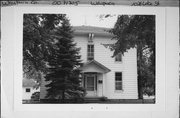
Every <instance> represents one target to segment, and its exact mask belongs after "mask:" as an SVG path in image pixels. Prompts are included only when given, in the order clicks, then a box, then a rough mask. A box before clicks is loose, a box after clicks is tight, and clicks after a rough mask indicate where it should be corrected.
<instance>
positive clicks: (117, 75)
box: [115, 72, 122, 90]
mask: <svg viewBox="0 0 180 118" xmlns="http://www.w3.org/2000/svg"><path fill="white" fill-rule="evenodd" d="M115 90H122V72H116V73H115Z"/></svg>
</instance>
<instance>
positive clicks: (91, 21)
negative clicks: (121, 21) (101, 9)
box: [67, 14, 117, 28]
mask: <svg viewBox="0 0 180 118" xmlns="http://www.w3.org/2000/svg"><path fill="white" fill-rule="evenodd" d="M99 16H100V14H90V15H87V14H67V17H68V18H69V20H70V23H71V25H72V26H82V25H85V26H96V27H106V28H113V27H114V24H115V22H116V20H117V15H113V17H107V18H104V19H101V18H100V17H99Z"/></svg>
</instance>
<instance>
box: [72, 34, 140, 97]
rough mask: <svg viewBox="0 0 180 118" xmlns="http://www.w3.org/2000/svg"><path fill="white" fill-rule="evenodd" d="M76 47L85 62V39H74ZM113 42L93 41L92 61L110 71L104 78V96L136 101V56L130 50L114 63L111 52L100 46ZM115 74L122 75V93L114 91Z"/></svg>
mask: <svg viewBox="0 0 180 118" xmlns="http://www.w3.org/2000/svg"><path fill="white" fill-rule="evenodd" d="M75 42H77V47H81V51H80V54H81V55H82V58H81V59H82V60H83V62H86V61H87V44H88V42H87V37H85V36H78V37H75ZM114 42H115V40H111V39H110V38H106V37H100V36H98V37H96V36H95V38H94V40H93V44H94V52H95V53H94V59H95V60H96V61H98V62H99V63H101V64H103V65H104V66H106V67H108V68H109V69H110V70H111V71H110V72H108V73H107V74H106V75H105V76H104V77H105V92H104V95H105V96H106V97H108V98H110V99H137V98H138V91H137V55H136V49H130V50H129V51H128V52H126V53H125V54H124V56H123V59H122V62H115V61H114V58H112V57H111V56H112V55H113V51H110V49H108V48H105V47H104V46H103V45H102V44H113V43H114ZM115 72H122V73H123V91H115Z"/></svg>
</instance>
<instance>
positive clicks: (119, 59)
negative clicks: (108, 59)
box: [115, 53, 122, 62]
mask: <svg viewBox="0 0 180 118" xmlns="http://www.w3.org/2000/svg"><path fill="white" fill-rule="evenodd" d="M115 61H117V62H121V61H122V54H121V53H119V54H117V55H116V56H115Z"/></svg>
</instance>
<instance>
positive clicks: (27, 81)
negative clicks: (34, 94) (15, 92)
mask: <svg viewBox="0 0 180 118" xmlns="http://www.w3.org/2000/svg"><path fill="white" fill-rule="evenodd" d="M35 85H37V83H36V82H35V81H34V80H33V79H23V87H34V86H35Z"/></svg>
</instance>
